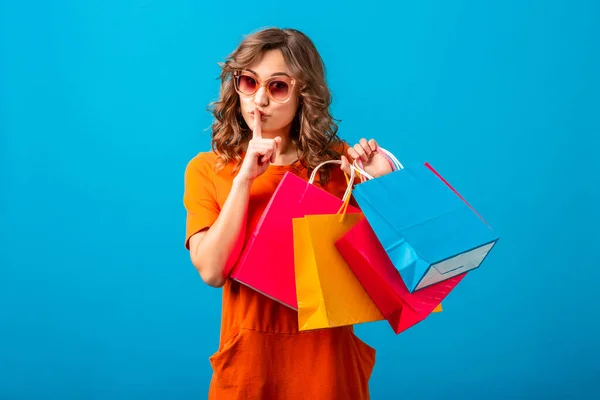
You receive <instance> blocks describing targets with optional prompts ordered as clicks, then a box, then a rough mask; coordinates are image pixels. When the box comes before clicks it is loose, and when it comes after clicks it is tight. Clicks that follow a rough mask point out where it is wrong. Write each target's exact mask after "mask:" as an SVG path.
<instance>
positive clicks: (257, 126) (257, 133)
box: [252, 110, 262, 139]
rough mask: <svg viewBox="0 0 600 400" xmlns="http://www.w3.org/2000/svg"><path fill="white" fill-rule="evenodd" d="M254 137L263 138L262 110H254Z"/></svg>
mask: <svg viewBox="0 0 600 400" xmlns="http://www.w3.org/2000/svg"><path fill="white" fill-rule="evenodd" d="M252 138H253V139H262V121H261V115H260V111H258V110H254V126H253V127H252Z"/></svg>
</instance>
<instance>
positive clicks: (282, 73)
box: [247, 69, 290, 78]
mask: <svg viewBox="0 0 600 400" xmlns="http://www.w3.org/2000/svg"><path fill="white" fill-rule="evenodd" d="M247 71H248V72H252V73H253V74H254V75H256V76H258V74H257V73H256V71H253V70H251V69H248V70H247ZM279 75H285V76H287V77H288V78H289V77H290V75H289V74H288V73H287V72H274V73H272V74H271V76H272V77H273V76H279Z"/></svg>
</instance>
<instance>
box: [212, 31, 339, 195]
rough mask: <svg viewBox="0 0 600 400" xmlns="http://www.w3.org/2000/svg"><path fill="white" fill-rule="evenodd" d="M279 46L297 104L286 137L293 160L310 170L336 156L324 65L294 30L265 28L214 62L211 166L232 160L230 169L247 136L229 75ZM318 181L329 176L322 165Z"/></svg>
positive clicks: (237, 160)
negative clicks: (214, 158) (217, 85)
mask: <svg viewBox="0 0 600 400" xmlns="http://www.w3.org/2000/svg"><path fill="white" fill-rule="evenodd" d="M274 49H279V50H280V51H281V52H282V54H283V57H284V59H285V61H286V63H287V64H288V66H289V68H290V70H291V72H292V75H293V77H294V78H295V79H296V80H297V81H298V83H297V84H298V87H299V95H300V98H299V102H298V104H299V105H298V110H297V112H296V116H295V118H294V120H293V122H292V127H291V131H290V139H291V141H292V143H294V145H295V146H296V148H297V150H298V155H299V159H300V161H301V162H302V164H303V165H304V166H305V167H306V168H307V169H308V170H309V173H310V171H312V170H313V169H314V168H315V167H316V166H317V165H319V164H320V163H322V162H323V161H327V160H332V159H339V158H340V157H341V153H340V151H341V148H342V141H341V140H340V138H339V137H338V136H337V131H338V125H337V122H339V121H336V120H335V119H334V118H333V117H332V115H331V113H330V111H329V107H330V105H331V93H330V90H329V88H328V86H327V83H326V79H325V64H324V63H323V60H322V58H321V56H320V55H319V52H318V51H317V49H316V47H315V45H314V43H313V42H312V41H311V39H309V38H308V36H306V35H305V34H304V33H302V32H300V31H298V30H296V29H289V28H286V29H279V28H267V29H263V30H260V31H258V32H255V33H252V34H250V35H248V36H246V37H245V38H244V40H243V41H242V42H241V43H240V45H239V46H238V48H237V49H236V50H235V51H233V52H232V53H231V54H230V55H229V56H228V57H227V58H226V60H225V62H223V63H220V66H221V74H220V76H219V78H220V80H221V89H220V94H219V98H218V100H216V101H214V102H212V103H211V104H210V105H209V107H208V110H209V111H210V112H212V114H213V116H214V121H213V124H212V148H213V150H214V151H215V153H216V154H217V155H218V158H219V160H218V163H217V170H220V169H222V168H223V167H224V166H225V165H227V164H228V163H230V162H231V161H233V162H234V163H235V166H234V171H237V170H238V169H239V167H240V165H241V163H242V156H241V151H242V150H243V146H244V144H245V143H246V142H247V141H248V140H250V138H251V130H250V128H249V127H248V126H247V125H246V123H245V121H244V119H243V118H242V115H241V111H240V99H239V96H238V94H237V92H236V91H235V87H234V84H233V80H232V78H233V74H234V73H235V72H236V71H239V70H243V69H245V68H248V66H249V65H251V64H252V63H253V62H255V61H257V60H259V59H260V57H262V55H263V54H264V53H265V52H266V51H269V50H274ZM319 172H320V173H319V177H320V181H321V184H325V183H326V182H327V181H328V180H329V175H330V168H328V165H325V166H323V167H322V168H320V169H319Z"/></svg>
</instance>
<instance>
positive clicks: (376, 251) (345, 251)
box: [335, 218, 466, 334]
mask: <svg viewBox="0 0 600 400" xmlns="http://www.w3.org/2000/svg"><path fill="white" fill-rule="evenodd" d="M335 245H336V247H337V249H338V251H339V252H340V254H341V255H342V257H343V258H344V259H345V260H346V263H347V264H348V266H349V267H350V269H352V271H353V272H354V274H355V275H356V277H357V278H358V280H359V281H360V282H361V284H362V285H363V287H364V288H365V290H366V291H367V293H369V296H371V298H372V299H373V302H374V303H375V304H376V305H377V307H378V308H379V310H380V311H381V313H382V314H383V316H384V317H385V319H386V320H387V321H388V322H389V324H390V325H391V327H392V329H393V330H394V332H396V334H398V333H400V332H402V331H405V330H407V329H408V328H410V327H412V326H414V325H416V324H417V323H419V322H421V321H423V320H424V319H425V318H427V317H428V316H429V314H431V313H432V312H433V311H434V310H435V309H436V307H437V306H438V305H440V304H441V302H442V300H444V298H446V296H447V295H448V294H449V293H450V292H451V291H452V290H453V289H454V288H455V287H456V285H457V284H458V283H459V282H460V281H461V280H462V279H463V278H464V276H465V275H466V272H465V273H462V274H460V275H456V276H454V277H452V278H449V279H447V280H444V281H442V282H438V283H435V284H433V285H431V286H428V287H425V288H423V289H420V290H418V291H416V292H414V293H410V292H409V290H408V288H407V287H406V284H405V283H404V281H403V279H402V277H401V276H400V273H399V272H398V270H397V269H396V267H394V264H393V263H392V261H391V260H390V258H389V257H388V255H387V253H386V251H385V249H384V248H383V246H382V244H381V243H380V242H379V240H378V239H377V236H376V235H375V232H374V231H373V229H372V228H371V226H370V225H369V223H368V221H367V219H366V218H365V219H362V220H361V221H359V222H358V223H357V224H356V225H355V226H354V227H353V228H352V229H350V230H349V231H348V232H347V233H346V234H345V235H344V236H342V237H341V238H340V239H338V240H337V241H336V244H335Z"/></svg>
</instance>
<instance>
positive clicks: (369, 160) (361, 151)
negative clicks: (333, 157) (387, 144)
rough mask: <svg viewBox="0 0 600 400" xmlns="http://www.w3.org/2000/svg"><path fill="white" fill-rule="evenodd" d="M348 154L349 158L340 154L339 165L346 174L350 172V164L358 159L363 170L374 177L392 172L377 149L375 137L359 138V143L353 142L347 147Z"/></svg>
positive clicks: (387, 162)
mask: <svg viewBox="0 0 600 400" xmlns="http://www.w3.org/2000/svg"><path fill="white" fill-rule="evenodd" d="M348 156H349V157H350V160H348V158H346V157H345V156H343V155H342V167H341V168H342V170H343V171H344V172H346V173H347V174H350V164H351V163H353V162H354V161H355V160H358V159H360V161H362V168H363V170H364V171H365V172H366V173H367V174H369V175H371V176H372V177H374V178H376V177H378V176H382V175H385V174H389V173H390V172H392V166H391V165H390V163H389V161H388V160H387V159H386V158H385V157H384V156H383V154H381V153H379V152H378V151H377V142H376V141H375V139H371V140H369V141H367V139H364V138H363V139H360V141H359V143H357V144H355V145H354V147H350V148H348Z"/></svg>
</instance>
